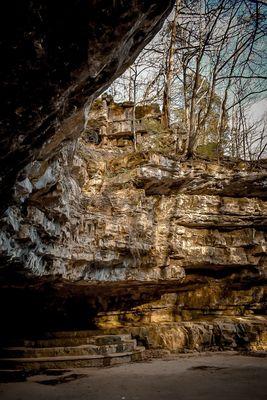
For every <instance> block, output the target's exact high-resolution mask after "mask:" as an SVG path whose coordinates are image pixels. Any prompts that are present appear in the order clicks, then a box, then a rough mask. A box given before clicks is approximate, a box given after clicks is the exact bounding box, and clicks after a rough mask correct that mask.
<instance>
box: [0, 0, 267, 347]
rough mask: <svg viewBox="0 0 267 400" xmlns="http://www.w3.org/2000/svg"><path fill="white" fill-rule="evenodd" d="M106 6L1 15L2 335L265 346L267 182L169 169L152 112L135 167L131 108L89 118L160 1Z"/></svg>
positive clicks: (231, 171) (155, 19)
mask: <svg viewBox="0 0 267 400" xmlns="http://www.w3.org/2000/svg"><path fill="white" fill-rule="evenodd" d="M110 3H111V4H107V2H104V1H93V0H92V1H89V0H88V1H78V2H77V1H68V2H67V3H66V2H61V1H59V2H51V1H48V2H47V1H46V2H44V1H42V0H34V1H31V2H28V1H26V0H25V1H21V0H20V1H17V2H16V1H15V2H11V3H9V4H8V6H7V14H6V15H4V14H3V15H4V18H5V22H8V21H9V23H8V24H7V26H8V31H7V32H6V34H5V40H3V41H1V55H2V58H3V60H4V61H5V62H4V64H3V68H2V72H1V74H2V75H1V78H2V79H1V81H2V83H3V89H2V90H1V93H2V95H3V96H4V99H5V102H4V105H3V106H2V107H1V113H2V115H1V121H2V123H1V136H0V144H1V146H0V160H1V163H0V167H1V168H0V171H1V172H0V174H1V176H0V189H1V204H0V205H1V211H2V214H1V221H0V224H1V231H0V256H1V264H0V266H1V274H0V284H1V321H2V323H3V331H6V332H7V333H8V334H10V332H12V333H16V334H21V332H22V331H25V330H26V331H29V332H31V333H32V332H35V331H37V330H47V329H51V328H57V329H59V328H62V327H71V328H77V327H88V326H92V325H93V326H94V327H96V326H98V327H101V328H102V329H107V330H109V329H113V331H114V330H116V329H119V330H123V329H125V330H129V329H130V330H131V332H133V333H134V334H135V335H136V336H137V338H139V340H140V341H143V342H144V343H145V344H147V345H149V346H151V347H154V348H155V347H159V348H162V347H165V348H168V349H171V350H174V351H176V350H178V351H182V350H184V349H193V350H196V349H199V348H226V347H227V346H230V347H231V348H233V347H237V346H239V345H240V346H241V345H243V344H245V345H247V346H251V348H253V346H254V347H255V348H260V347H264V328H265V325H264V324H265V319H264V317H263V314H264V313H265V310H266V303H265V302H266V297H265V291H264V284H265V282H266V281H265V272H266V219H267V213H266V209H267V207H266V197H267V196H266V186H267V183H266V180H267V178H266V176H267V172H266V168H265V167H264V165H263V163H262V164H261V165H259V166H258V167H255V168H254V169H251V166H250V165H246V164H245V163H240V164H239V165H229V164H227V165H226V164H225V165H224V164H222V165H218V164H216V163H212V162H205V161H192V162H185V163H181V162H180V161H179V159H178V158H177V157H171V156H170V155H169V154H170V153H171V152H170V150H172V151H173V148H174V147H175V143H174V142H175V141H174V140H173V138H172V136H170V134H169V133H166V132H163V131H162V132H160V135H159V132H158V131H157V129H156V128H157V127H158V125H159V124H160V122H159V109H158V107H157V106H156V105H152V106H151V107H147V108H145V109H142V108H140V109H139V110H137V111H138V116H137V118H138V121H136V128H137V133H136V136H137V141H138V145H137V151H136V152H135V151H134V146H133V139H134V138H133V129H132V105H131V104H129V103H127V104H124V105H117V104H115V103H114V102H112V100H111V99H108V98H105V100H104V101H103V102H102V101H101V102H98V103H96V104H97V105H96V106H95V107H94V108H93V110H92V111H91V114H90V115H88V112H89V111H88V110H89V105H90V103H91V101H92V100H93V99H94V98H95V97H96V96H97V95H98V94H99V93H101V91H103V90H104V89H105V88H106V87H107V86H108V85H109V84H110V82H111V81H112V80H113V79H114V78H115V77H117V76H118V75H120V74H121V73H122V72H123V71H124V70H125V69H126V68H127V66H128V65H129V64H130V63H131V62H132V61H133V59H134V58H135V57H136V55H137V54H138V52H139V51H140V50H141V49H142V47H144V46H145V44H146V43H147V42H148V41H149V39H150V38H151V37H152V36H153V35H154V34H155V33H156V32H157V31H158V30H159V28H160V26H161V25H162V22H163V20H164V18H165V17H166V15H167V14H168V12H169V11H170V9H171V6H172V3H173V1H171V0H170V1H164V2H162V1H152V0H147V1H138V0H135V1H130V2H129V1H127V2H126V1H113V2H110ZM2 25H3V26H4V24H2ZM88 118H89V122H88ZM82 131H84V132H83V135H82V137H81V138H80V139H78V138H79V136H80V134H81V132H82ZM176 139H177V140H178V139H179V138H176ZM177 140H176V142H177V143H178V141H179V140H178V141H177ZM178 147H179V146H178ZM159 324H160V325H159ZM201 346H202V347H201Z"/></svg>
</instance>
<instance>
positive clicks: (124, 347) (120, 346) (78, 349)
mask: <svg viewBox="0 0 267 400" xmlns="http://www.w3.org/2000/svg"><path fill="white" fill-rule="evenodd" d="M135 348H136V340H135V339H132V340H127V341H126V340H124V341H121V342H120V343H116V344H101V345H94V344H89V345H80V346H72V347H69V346H67V347H6V348H2V349H0V356H1V357H4V358H18V357H24V358H31V357H34V358H39V357H58V356H83V355H97V354H102V355H105V354H113V353H122V352H125V351H126V352H128V351H133V350H134V349H135Z"/></svg>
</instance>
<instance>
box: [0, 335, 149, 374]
mask: <svg viewBox="0 0 267 400" xmlns="http://www.w3.org/2000/svg"><path fill="white" fill-rule="evenodd" d="M144 350H145V348H144V347H138V346H137V343H136V340H135V339H132V337H131V335H129V334H123V335H103V334H96V333H95V331H72V332H53V333H50V334H47V335H46V336H44V337H42V338H34V339H22V340H17V341H15V340H6V341H5V343H4V344H3V345H2V347H1V349H0V370H2V371H4V370H18V369H19V370H22V371H29V372H30V371H38V370H45V369H67V368H84V367H104V366H111V365H116V364H122V363H128V362H131V361H140V360H142V359H143V352H144Z"/></svg>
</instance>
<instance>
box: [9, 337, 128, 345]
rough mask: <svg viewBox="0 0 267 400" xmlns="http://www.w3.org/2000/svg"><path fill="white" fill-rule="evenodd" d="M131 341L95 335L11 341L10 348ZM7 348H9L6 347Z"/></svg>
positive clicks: (112, 343)
mask: <svg viewBox="0 0 267 400" xmlns="http://www.w3.org/2000/svg"><path fill="white" fill-rule="evenodd" d="M129 340H131V335H127V334H125V335H95V336H93V335H92V336H86V335H84V336H83V335H82V336H79V335H78V336H76V337H75V336H74V337H72V336H69V337H68V336H67V337H64V336H62V337H55V338H54V337H52V338H46V339H44V338H42V339H29V340H28V339H26V340H20V341H12V342H11V341H10V342H9V343H7V345H8V347H10V346H12V347H72V346H82V345H89V344H94V345H96V346H102V345H115V344H118V345H119V344H121V343H123V342H124V341H129ZM4 347H7V346H4Z"/></svg>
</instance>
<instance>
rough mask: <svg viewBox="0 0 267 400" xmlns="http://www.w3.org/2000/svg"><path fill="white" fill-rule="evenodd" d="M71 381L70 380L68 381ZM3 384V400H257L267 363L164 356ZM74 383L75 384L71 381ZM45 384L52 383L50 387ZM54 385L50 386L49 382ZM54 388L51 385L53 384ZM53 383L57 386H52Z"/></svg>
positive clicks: (265, 384)
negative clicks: (57, 381) (58, 381)
mask: <svg viewBox="0 0 267 400" xmlns="http://www.w3.org/2000/svg"><path fill="white" fill-rule="evenodd" d="M65 377H67V378H65ZM62 378H63V381H64V379H66V380H69V382H64V383H62V382H61V383H57V384H55V382H56V381H55V380H57V379H59V377H58V376H47V375H46V376H45V375H38V376H32V377H30V378H28V380H27V381H26V382H17V383H5V384H1V385H0V399H1V400H32V399H33V400H35V399H36V400H50V399H52V400H70V399H71V400H76V399H79V400H85V399H86V400H91V399H92V400H195V399H198V400H201V399H205V400H239V399H242V400H258V399H266V398H267V358H259V357H248V356H241V355H231V354H214V355H199V356H193V357H192V356H187V357H184V356H183V357H166V358H164V359H157V360H155V359H154V360H152V361H148V362H141V363H132V364H126V365H121V366H115V367H110V368H103V369H97V368H94V369H92V368H90V369H89V368H87V369H84V368H83V369H75V370H72V371H69V372H67V373H65V375H62V376H61V379H62ZM71 379H73V380H72V381H71ZM43 381H48V383H47V382H46V384H44V383H42V382H43ZM49 381H50V382H49ZM51 383H52V384H51ZM53 383H54V384H53Z"/></svg>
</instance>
